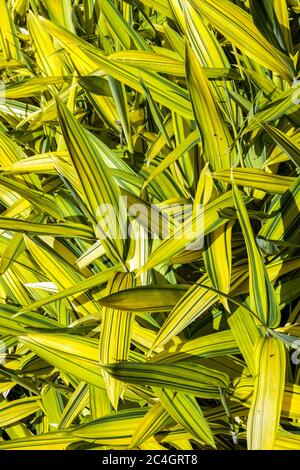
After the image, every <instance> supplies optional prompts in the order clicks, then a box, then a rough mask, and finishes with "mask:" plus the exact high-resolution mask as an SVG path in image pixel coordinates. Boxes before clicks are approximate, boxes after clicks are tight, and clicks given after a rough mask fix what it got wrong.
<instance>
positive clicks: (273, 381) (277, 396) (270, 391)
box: [247, 336, 286, 450]
mask: <svg viewBox="0 0 300 470" xmlns="http://www.w3.org/2000/svg"><path fill="white" fill-rule="evenodd" d="M255 361H256V379H255V385H254V396H253V399H252V404H251V408H250V413H249V418H248V424H247V437H248V448H249V449H250V450H272V449H273V448H274V445H275V439H276V435H277V430H278V425H279V420H280V413H281V407H282V399H283V393H284V383H285V367H286V357H285V346H284V344H283V343H282V342H281V341H280V340H278V339H277V338H274V337H272V336H270V337H269V338H261V339H259V340H258V342H257V344H256V346H255Z"/></svg>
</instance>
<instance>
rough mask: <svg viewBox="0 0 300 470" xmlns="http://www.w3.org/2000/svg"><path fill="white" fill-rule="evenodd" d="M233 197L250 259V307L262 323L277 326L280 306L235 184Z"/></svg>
mask: <svg viewBox="0 0 300 470" xmlns="http://www.w3.org/2000/svg"><path fill="white" fill-rule="evenodd" d="M233 197H234V202H235V206H236V209H237V215H238V219H239V222H240V225H241V228H242V232H243V236H244V238H245V243H246V248H247V253H248V259H249V283H250V284H249V294H250V308H251V309H252V310H253V311H254V312H256V314H257V316H258V317H259V318H260V319H261V321H262V324H267V325H268V326H270V327H276V326H277V325H278V323H279V320H280V311H279V306H278V303H277V300H276V297H275V293H274V289H273V286H272V284H271V282H270V279H269V276H268V273H267V271H266V268H265V265H264V261H263V258H262V255H261V253H260V250H259V248H258V246H257V245H256V241H255V239H254V236H253V231H252V227H251V223H250V220H249V216H248V214H247V210H246V207H245V204H244V202H243V199H242V197H241V194H240V191H239V189H238V188H237V187H236V185H233Z"/></svg>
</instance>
